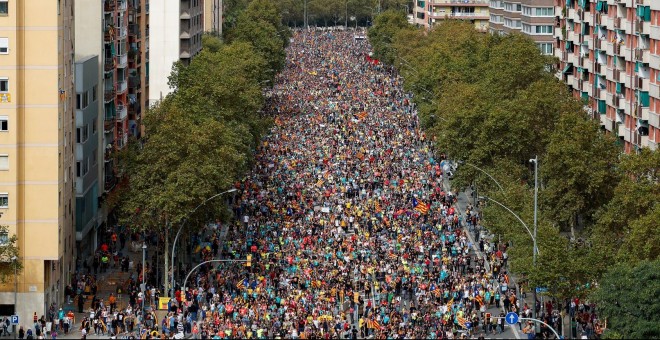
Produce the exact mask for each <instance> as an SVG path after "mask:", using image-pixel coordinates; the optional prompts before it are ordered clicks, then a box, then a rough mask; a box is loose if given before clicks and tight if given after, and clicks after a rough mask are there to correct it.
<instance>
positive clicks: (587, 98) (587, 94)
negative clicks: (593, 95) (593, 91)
mask: <svg viewBox="0 0 660 340" xmlns="http://www.w3.org/2000/svg"><path fill="white" fill-rule="evenodd" d="M582 99H583V100H589V93H588V92H582Z"/></svg>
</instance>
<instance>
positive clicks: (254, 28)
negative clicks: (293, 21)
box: [229, 13, 286, 79]
mask: <svg viewBox="0 0 660 340" xmlns="http://www.w3.org/2000/svg"><path fill="white" fill-rule="evenodd" d="M229 39H230V40H229V41H230V42H231V43H233V42H239V41H243V42H248V43H250V44H252V47H253V48H254V50H255V52H256V53H257V54H258V55H260V56H261V57H262V58H264V59H265V60H266V62H267V64H268V67H269V68H268V69H266V70H264V75H265V76H266V79H274V77H275V74H276V73H277V72H278V71H279V70H281V69H282V68H283V67H284V63H285V61H286V51H285V49H284V48H285V45H284V42H283V40H282V38H281V37H279V36H278V31H277V27H275V26H273V25H271V24H270V23H267V22H265V21H258V20H257V21H254V20H253V19H252V18H251V17H250V16H249V15H248V14H246V13H242V14H241V15H239V17H238V20H237V24H236V27H234V29H233V30H232V31H231V33H229Z"/></svg>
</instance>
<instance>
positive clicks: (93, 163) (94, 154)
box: [92, 149, 98, 166]
mask: <svg viewBox="0 0 660 340" xmlns="http://www.w3.org/2000/svg"><path fill="white" fill-rule="evenodd" d="M97 159H98V156H97V155H96V149H94V152H92V166H94V165H96V164H97V162H98V161H97Z"/></svg>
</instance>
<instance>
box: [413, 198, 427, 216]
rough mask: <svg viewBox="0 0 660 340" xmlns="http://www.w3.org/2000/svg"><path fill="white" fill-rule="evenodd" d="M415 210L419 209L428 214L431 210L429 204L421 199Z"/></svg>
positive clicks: (420, 211)
mask: <svg viewBox="0 0 660 340" xmlns="http://www.w3.org/2000/svg"><path fill="white" fill-rule="evenodd" d="M415 210H417V211H418V212H419V213H420V214H427V213H428V212H429V206H428V205H426V203H424V202H422V201H419V202H418V203H417V206H416V207H415Z"/></svg>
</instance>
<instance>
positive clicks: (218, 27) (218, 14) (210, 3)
mask: <svg viewBox="0 0 660 340" xmlns="http://www.w3.org/2000/svg"><path fill="white" fill-rule="evenodd" d="M204 32H212V33H217V34H220V35H222V0H204Z"/></svg>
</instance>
